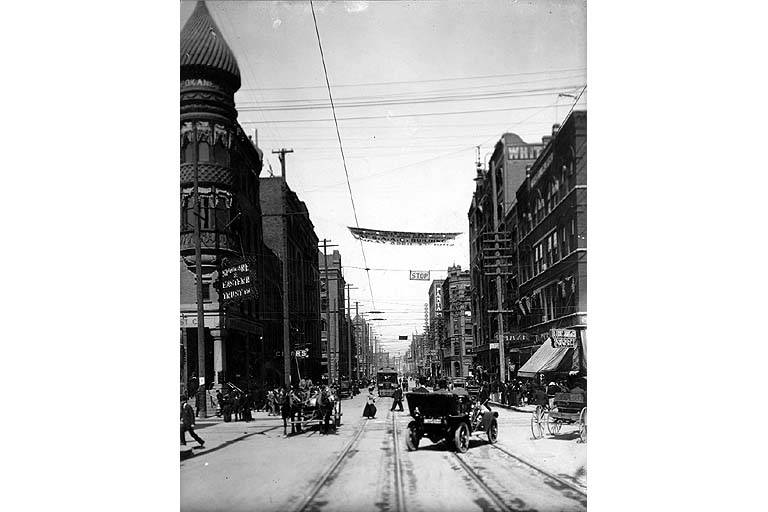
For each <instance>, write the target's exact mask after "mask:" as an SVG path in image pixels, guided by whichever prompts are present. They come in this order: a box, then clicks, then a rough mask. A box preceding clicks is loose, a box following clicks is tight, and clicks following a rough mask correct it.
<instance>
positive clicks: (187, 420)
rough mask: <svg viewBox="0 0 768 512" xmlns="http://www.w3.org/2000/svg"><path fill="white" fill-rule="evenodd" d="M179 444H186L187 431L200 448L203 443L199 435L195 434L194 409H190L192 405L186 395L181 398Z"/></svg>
mask: <svg viewBox="0 0 768 512" xmlns="http://www.w3.org/2000/svg"><path fill="white" fill-rule="evenodd" d="M180 426H181V444H182V445H184V446H186V445H187V436H186V432H187V431H189V434H190V435H191V436H192V439H194V440H195V441H197V443H198V444H199V445H200V447H201V448H202V447H203V446H204V445H205V441H203V440H202V439H201V438H200V436H198V435H197V434H195V411H194V410H193V409H192V406H191V405H189V404H188V403H187V400H186V397H182V399H181V421H180Z"/></svg>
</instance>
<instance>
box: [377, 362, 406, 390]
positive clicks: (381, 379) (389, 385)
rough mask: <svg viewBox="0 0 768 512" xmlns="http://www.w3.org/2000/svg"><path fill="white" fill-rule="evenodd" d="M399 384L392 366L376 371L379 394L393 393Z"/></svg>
mask: <svg viewBox="0 0 768 512" xmlns="http://www.w3.org/2000/svg"><path fill="white" fill-rule="evenodd" d="M399 385H400V384H399V383H398V381H397V370H395V369H394V368H381V369H379V371H378V372H376V387H377V388H378V389H379V396H392V395H394V394H395V388H396V387H398V386H399Z"/></svg>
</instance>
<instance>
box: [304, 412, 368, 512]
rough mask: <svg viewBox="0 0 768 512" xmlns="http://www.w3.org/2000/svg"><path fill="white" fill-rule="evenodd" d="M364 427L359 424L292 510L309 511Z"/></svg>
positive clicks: (360, 435)
mask: <svg viewBox="0 0 768 512" xmlns="http://www.w3.org/2000/svg"><path fill="white" fill-rule="evenodd" d="M365 426H366V422H361V423H360V426H359V427H358V429H357V432H355V435H354V436H353V437H352V439H350V440H349V442H348V443H347V444H346V446H344V448H342V450H341V452H340V453H339V455H338V456H337V457H336V459H335V460H334V461H333V464H331V465H330V467H329V468H328V469H327V470H325V472H324V473H323V474H322V475H320V478H319V479H318V480H317V482H315V484H314V485H313V486H312V488H311V489H310V491H309V493H308V494H307V496H306V497H305V498H304V499H303V500H302V501H301V503H300V504H299V506H298V507H296V508H295V509H294V510H295V511H296V512H309V510H311V507H310V505H311V504H312V502H313V501H314V500H315V498H316V497H317V495H318V494H319V493H320V491H321V490H322V489H323V487H324V486H325V484H326V483H327V482H328V480H329V479H330V478H331V477H332V476H334V475H335V473H336V472H337V470H338V469H339V467H340V466H341V463H342V462H344V460H345V459H346V458H347V456H348V455H349V452H350V451H351V450H352V448H353V447H355V446H356V445H357V443H358V442H359V441H360V438H361V437H362V436H363V432H365Z"/></svg>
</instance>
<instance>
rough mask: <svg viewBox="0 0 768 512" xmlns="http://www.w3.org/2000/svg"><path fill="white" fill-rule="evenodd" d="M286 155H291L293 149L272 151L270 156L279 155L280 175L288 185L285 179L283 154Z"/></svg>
mask: <svg viewBox="0 0 768 512" xmlns="http://www.w3.org/2000/svg"><path fill="white" fill-rule="evenodd" d="M286 153H293V148H291V149H285V148H282V149H273V150H272V154H273V155H280V156H279V157H278V158H279V159H280V171H281V172H282V175H283V181H285V182H286V183H288V181H287V179H286V177H285V154H286Z"/></svg>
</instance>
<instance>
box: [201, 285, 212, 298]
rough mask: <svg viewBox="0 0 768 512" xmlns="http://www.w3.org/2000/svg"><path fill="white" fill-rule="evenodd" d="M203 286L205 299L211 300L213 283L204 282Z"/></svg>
mask: <svg viewBox="0 0 768 512" xmlns="http://www.w3.org/2000/svg"><path fill="white" fill-rule="evenodd" d="M201 288H202V289H203V300H211V285H210V284H208V283H203V286H202V287H201Z"/></svg>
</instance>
